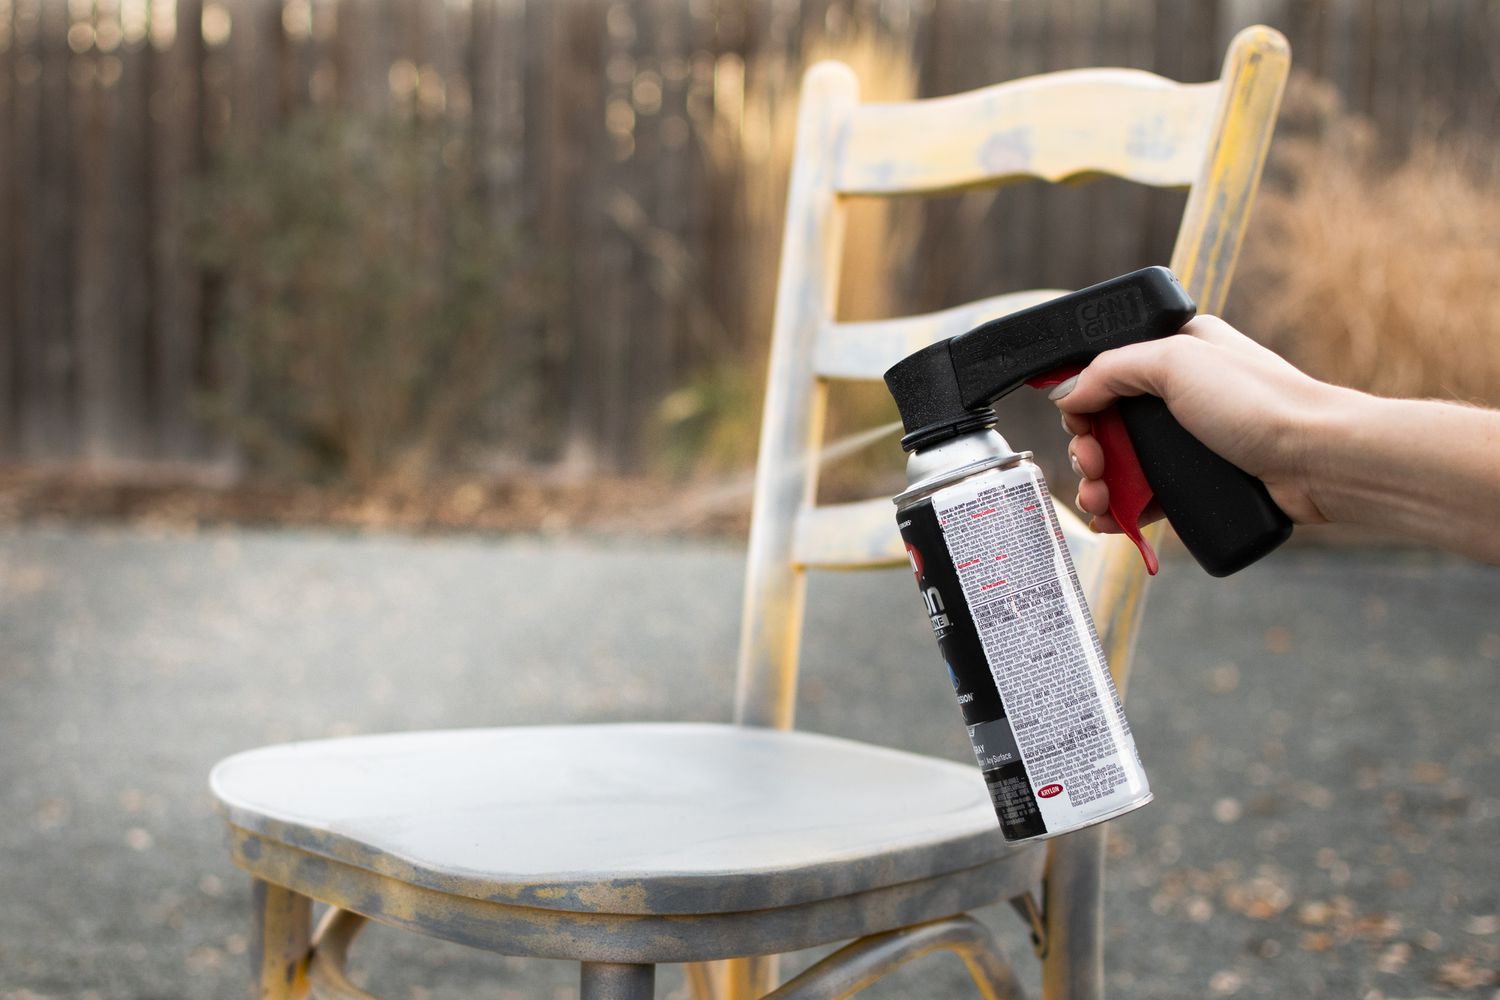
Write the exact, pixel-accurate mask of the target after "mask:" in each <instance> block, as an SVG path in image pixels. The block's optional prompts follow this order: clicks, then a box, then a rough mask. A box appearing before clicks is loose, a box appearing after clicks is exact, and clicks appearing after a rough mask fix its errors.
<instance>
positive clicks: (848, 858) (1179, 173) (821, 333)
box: [213, 28, 1288, 1000]
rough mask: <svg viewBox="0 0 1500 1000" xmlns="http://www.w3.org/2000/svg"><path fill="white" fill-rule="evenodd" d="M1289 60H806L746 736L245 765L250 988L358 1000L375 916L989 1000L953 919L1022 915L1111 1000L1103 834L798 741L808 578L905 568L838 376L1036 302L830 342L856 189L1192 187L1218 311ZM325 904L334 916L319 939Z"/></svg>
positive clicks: (411, 743)
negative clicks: (942, 987) (1006, 816)
mask: <svg viewBox="0 0 1500 1000" xmlns="http://www.w3.org/2000/svg"><path fill="white" fill-rule="evenodd" d="M1287 68H1288V54H1287V51H1286V44H1285V41H1284V40H1283V39H1282V38H1281V37H1280V36H1279V35H1278V34H1276V33H1275V32H1274V31H1271V30H1270V29H1266V28H1251V29H1246V30H1245V31H1243V32H1241V33H1240V35H1239V36H1238V37H1237V38H1236V39H1235V41H1234V43H1233V45H1232V47H1231V49H1230V53H1229V56H1228V58H1227V60H1226V61H1225V65H1224V73H1223V76H1222V77H1221V79H1220V80H1218V81H1215V82H1211V83H1204V84H1186V85H1184V84H1177V83H1173V82H1172V81H1169V80H1164V79H1162V78H1161V77H1157V76H1153V75H1151V74H1149V73H1142V72H1138V71H1134V70H1113V69H1109V70H1076V71H1069V72H1065V73H1053V74H1047V75H1044V76H1039V77H1031V78H1027V79H1023V80H1016V81H1012V82H1010V83H1004V84H999V85H997V86H994V87H988V88H984V89H982V90H978V91H974V92H971V93H969V94H963V95H957V96H954V97H948V98H941V99H937V100H927V101H913V102H905V103H896V104H860V103H859V102H858V85H857V83H856V81H855V80H854V78H853V75H852V74H851V73H850V72H849V70H848V69H847V67H844V66H841V65H838V64H834V63H823V64H820V65H819V66H816V67H814V68H813V69H812V70H811V71H810V72H809V73H808V75H807V77H806V78H805V81H804V85H803V91H802V97H801V101H800V111H799V117H798V133H797V145H796V152H795V155H794V160H793V170H792V177H791V185H790V189H789V192H788V195H787V223H786V227H785V236H784V242H783V247H782V259H781V270H780V277H779V279H778V292H777V300H776V312H775V319H774V330H773V331H772V348H771V364H770V376H769V383H768V388H767V393H766V404H765V413H764V419H763V423H762V430H761V445H760V454H759V459H758V462H757V469H756V486H755V506H754V515H753V518H752V522H751V530H750V544H749V553H748V559H747V569H746V580H745V611H744V619H743V627H742V630H741V637H740V648H739V655H738V662H737V682H736V695H735V716H734V722H735V723H736V726H733V727H731V726H699V725H661V726H622V727H592V726H579V727H559V728H532V729H526V728H521V729H510V730H478V731H470V732H449V733H425V734H404V735H393V736H376V737H364V738H355V739H348V740H335V741H327V742H320V743H308V744H300V745H292V746H287V747H279V748H270V749H266V750H259V751H252V752H250V753H248V754H242V755H240V756H237V757H233V758H230V759H229V760H227V761H225V762H224V763H223V764H222V765H220V767H219V768H218V769H217V770H216V771H215V772H214V776H213V786H214V790H215V793H216V794H217V795H218V796H219V799H220V801H221V804H222V805H223V807H224V810H225V813H226V816H227V818H228V820H229V835H230V845H231V851H232V853H233V857H234V860H235V862H236V863H237V864H239V865H240V866H241V867H242V868H244V869H245V870H246V871H248V872H250V873H251V875H252V876H253V877H254V879H255V883H254V885H255V912H256V919H257V933H256V936H255V947H254V950H253V954H254V962H255V969H254V971H255V976H256V983H257V988H258V990H259V993H258V995H259V996H260V997H261V998H262V1000H294V998H300V997H303V996H305V995H306V994H307V992H308V990H309V987H310V986H311V987H313V988H315V989H316V991H317V992H318V994H319V995H320V996H325V997H343V998H360V997H365V996H368V994H365V993H363V992H361V991H360V990H358V989H356V988H355V987H354V986H353V985H352V984H351V983H350V982H349V980H348V978H347V976H346V975H345V974H344V961H345V958H346V955H347V952H348V949H349V946H350V943H351V941H352V939H353V936H354V934H355V932H357V930H358V928H359V927H360V925H361V924H362V922H363V921H364V920H365V919H366V918H367V917H368V918H370V919H375V920H378V921H380V922H382V923H384V924H388V925H392V926H396V927H401V928H405V929H409V930H413V931H419V932H422V933H426V934H430V935H433V936H437V937H442V938H446V939H450V940H454V941H459V942H462V943H466V944H472V945H477V946H479V947H484V948H489V949H492V950H496V951H500V952H503V953H508V954H520V955H539V956H553V957H565V958H572V959H576V960H579V961H581V962H582V963H584V964H583V971H582V977H581V981H582V994H583V997H584V1000H605V998H611V1000H623V998H632V1000H639V998H644V997H649V996H650V995H651V992H652V982H653V969H654V963H658V962H679V961H681V962H688V963H691V964H690V965H689V981H690V983H691V986H692V990H693V994H694V996H695V998H696V1000H748V998H750V997H758V996H762V995H768V996H769V997H773V998H774V1000H809V998H813V997H819V998H824V997H843V996H848V995H849V994H851V993H854V992H857V991H858V990H859V989H861V988H862V987H863V986H865V985H868V984H869V982H871V981H872V980H873V979H874V978H876V977H878V976H879V975H881V974H883V973H884V972H885V971H887V970H888V969H890V968H891V967H893V966H895V965H897V964H900V963H901V962H904V961H907V960H909V959H911V958H913V957H916V956H918V955H921V954H925V953H927V952H930V951H932V950H934V949H939V948H942V949H947V950H951V951H953V952H955V953H957V954H958V955H959V956H960V957H962V958H963V959H964V962H965V964H966V966H967V967H968V969H969V971H970V973H971V974H972V975H973V977H974V979H975V982H976V985H978V986H979V988H980V991H981V993H982V994H983V995H984V996H985V997H986V998H987V1000H1000V998H1002V997H1008V996H1011V995H1013V994H1014V993H1015V992H1016V987H1015V981H1014V977H1013V976H1012V975H1011V973H1010V971H1009V969H1008V968H1007V967H1006V966H1005V965H1004V963H1003V962H1001V960H1000V958H999V956H998V954H997V952H996V951H995V949H994V948H993V943H992V941H991V940H990V937H989V932H988V930H987V929H986V928H985V927H984V926H983V925H982V924H979V923H978V922H976V921H973V920H972V919H970V918H967V917H963V916H961V915H962V914H963V913H965V912H966V911H968V910H970V909H972V908H975V907H978V906H981V905H984V904H988V903H992V902H997V901H1002V900H1007V899H1009V900H1011V901H1012V903H1014V904H1015V905H1016V907H1017V909H1018V910H1020V911H1021V912H1022V913H1023V914H1025V915H1026V916H1027V917H1028V919H1029V920H1030V922H1031V926H1032V930H1033V935H1034V937H1035V939H1036V940H1037V942H1038V952H1039V954H1040V955H1041V957H1042V959H1043V966H1042V988H1043V993H1044V996H1045V998H1046V1000H1087V998H1090V997H1097V996H1099V995H1100V993H1101V984H1102V935H1101V928H1100V918H1101V913H1100V908H1099V904H1100V892H1101V889H1100V886H1101V872H1102V865H1103V844H1104V837H1103V832H1102V830H1101V829H1100V828H1093V829H1090V830H1085V831H1081V832H1078V833H1074V834H1070V835H1068V836H1066V837H1061V838H1058V839H1056V840H1053V841H1050V842H1049V843H1048V845H1046V847H1045V849H1043V848H1040V847H1035V846H1032V847H1028V848H1025V849H1014V848H1011V847H1008V846H1007V845H1005V844H1004V843H1003V842H1002V841H1001V840H1000V838H999V837H998V835H997V833H996V829H995V820H994V818H993V816H992V814H991V812H990V807H989V805H988V803H987V802H986V800H985V791H984V784H983V781H982V779H981V778H980V777H979V775H978V773H977V771H976V770H974V769H973V768H971V767H966V766H962V765H956V764H951V763H947V762H943V761H936V760H927V759H923V758H920V757H914V756H912V755H909V754H902V753H898V752H895V751H890V750H885V749H880V748H877V747H869V746H862V745H858V744H853V743H848V742H844V741H839V740H833V739H829V738H825V737H818V736H809V735H799V734H794V733H792V732H789V730H790V729H791V728H792V721H793V716H794V714H795V705H796V682H797V660H798V646H799V639H800V630H801V616H802V597H803V589H804V585H805V576H806V570H807V569H809V568H813V567H839V568H856V567H862V566H882V565H896V564H900V563H903V562H904V561H905V552H904V550H903V547H902V545H901V540H900V537H899V535H897V533H896V531H895V526H894V519H893V518H892V508H891V506H890V502H889V500H888V499H887V498H880V499H876V500H873V501H868V502H865V503H853V504H836V505H823V506H820V505H818V504H817V503H816V497H817V469H818V465H817V463H816V462H813V461H808V460H807V459H808V457H809V456H816V454H817V453H818V451H819V449H821V448H822V445H823V442H822V439H821V434H822V428H823V425H824V415H825V411H826V403H827V392H826V391H825V390H826V388H827V385H828V383H830V382H831V381H834V380H843V379H877V378H879V377H880V374H881V372H882V371H884V370H885V368H887V367H888V366H889V365H891V364H892V363H894V362H895V361H897V360H899V359H900V358H901V357H903V356H904V355H905V354H906V353H908V352H910V351H912V350H915V349H917V348H919V347H922V346H924V345H925V344H928V343H931V342H933V341H935V340H938V339H940V338H943V337H947V336H951V335H953V334H955V333H959V332H962V331H963V330H964V329H966V328H967V327H968V326H969V325H971V324H973V323H974V322H977V321H981V320H984V319H988V318H992V317H994V316H997V315H1002V314H1004V313H1006V312H1010V311H1013V310H1015V309H1019V308H1023V307H1024V306H1026V305H1030V304H1033V303H1034V302H1036V301H1038V299H1039V298H1040V297H1044V296H1045V294H1046V293H1042V292H1017V293H1011V294H1008V295H1002V296H997V297H995V298H992V299H987V300H984V301H982V302H978V303H972V304H970V305H968V306H960V307H956V308H954V309H950V310H946V311H944V312H939V313H932V314H928V315H925V316H914V317H905V318H900V319H891V320H880V321H875V322H864V323H841V322H837V321H835V319H834V316H835V312H834V306H835V298H836V291H837V286H838V267H837V264H838V258H839V254H840V252H841V243H842V238H843V232H844V227H843V225H842V220H843V215H844V212H845V208H846V203H847V199H848V198H850V197H854V196H869V197H886V196H893V195H900V194H913V193H930V192H935V191H944V190H953V189H961V188H966V187H974V186H978V185H982V184H998V183H1003V182H1005V181H1007V180H1014V179H1016V178H1018V177H1022V176H1030V177H1040V178H1045V179H1048V180H1054V181H1055V180H1063V179H1070V178H1071V179H1081V178H1087V177H1091V176H1094V175H1096V174H1102V173H1111V174H1116V175H1119V176H1122V177H1126V178H1129V179H1131V180H1135V181H1138V182H1140V183H1145V184H1154V185H1159V186H1175V187H1182V186H1189V187H1190V188H1191V192H1190V194H1189V197H1188V202H1187V206H1186V209H1185V210H1184V214H1183V220H1182V226H1181V230H1180V231H1179V234H1178V239H1177V245H1176V248H1175V250H1174V251H1173V255H1172V260H1171V265H1172V268H1173V270H1174V271H1176V273H1177V275H1178V277H1179V278H1180V279H1181V280H1182V282H1183V284H1184V286H1185V287H1186V288H1187V289H1188V291H1189V292H1190V293H1191V294H1192V296H1193V297H1194V299H1196V301H1197V302H1198V304H1199V307H1200V309H1202V310H1203V311H1205V312H1215V311H1217V310H1218V309H1219V308H1221V306H1222V304H1223V301H1224V296H1225V293H1226V292H1227V289H1228V285H1229V278H1230V274H1231V272H1232V270H1233V266H1234V260H1235V256H1236V254H1237V252H1238V248H1239V243H1240V240H1241V238H1242V236H1243V234H1244V227H1245V222H1246V219H1247V216H1248V211H1249V206H1250V203H1251V201H1252V200H1253V197H1254V193H1255V189H1256V186H1257V183H1258V180H1259V176H1260V170H1261V166H1262V164H1263V163H1264V158H1265V153H1266V148H1267V146H1268V144H1269V141H1270V135H1271V129H1272V125H1273V123H1274V121H1275V117H1276V109H1277V107H1278V105H1279V101H1280V94H1281V88H1282V84H1283V83H1284V81H1285V77H1286V72H1287ZM1059 513H1060V515H1062V518H1061V519H1062V522H1063V528H1064V532H1065V534H1066V535H1067V538H1068V543H1069V545H1070V547H1071V548H1072V550H1073V560H1074V563H1075V565H1076V567H1077V569H1078V575H1079V578H1080V581H1081V582H1082V583H1083V587H1084V592H1085V594H1086V595H1087V597H1088V601H1089V604H1090V606H1091V607H1092V609H1093V612H1094V619H1095V623H1096V626H1097V627H1098V632H1099V637H1100V641H1101V643H1102V645H1103V647H1104V649H1105V651H1106V653H1107V655H1108V657H1109V661H1110V666H1111V669H1112V671H1113V672H1114V674H1115V683H1116V685H1117V687H1118V688H1119V689H1120V691H1121V692H1122V693H1123V692H1124V691H1125V687H1126V679H1127V674H1128V670H1129V664H1130V658H1131V652H1132V648H1133V645H1134V639H1135V635H1136V631H1137V626H1138V624H1139V622H1140V614H1141V609H1142V606H1143V599H1144V593H1145V574H1144V571H1143V569H1142V568H1141V565H1140V560H1139V559H1138V558H1137V556H1136V553H1135V550H1134V548H1133V546H1131V545H1130V543H1129V542H1127V541H1125V540H1124V539H1122V538H1119V537H1112V538H1111V537H1104V536H1099V535H1091V534H1090V533H1089V532H1088V531H1086V530H1084V528H1083V526H1082V525H1081V524H1080V523H1079V522H1078V520H1077V519H1076V518H1072V517H1069V516H1067V514H1066V512H1065V511H1060V512H1059ZM1148 530H1150V529H1148ZM1153 534H1155V532H1153ZM913 613H914V614H915V613H917V612H916V611H915V610H914V612H913ZM851 627H857V623H851ZM741 727H743V728H741ZM1039 882H1040V883H1041V884H1040V886H1039ZM315 899H316V900H321V901H323V902H326V903H329V904H331V905H332V906H333V907H334V909H333V910H332V911H331V912H330V915H329V917H328V918H327V920H326V922H325V924H324V926H323V928H322V929H321V930H320V931H319V934H318V937H317V939H316V942H315V943H314V942H313V937H312V932H311V927H310V921H311V912H312V909H311V904H312V901H313V900H315ZM843 939H854V941H853V943H852V944H850V945H848V946H847V947H845V948H844V949H842V950H841V951H839V952H836V953H834V954H833V955H832V956H830V957H829V958H827V959H825V960H824V961H823V962H820V963H818V964H817V965H815V966H813V968H811V969H809V970H807V971H806V972H804V973H803V974H801V975H799V976H798V977H797V978H796V979H794V980H792V981H791V982H789V983H787V984H785V985H783V986H782V987H780V988H779V989H776V990H775V991H774V992H773V993H770V994H766V991H767V990H768V989H769V988H770V987H771V986H772V985H774V980H775V977H776V959H775V956H776V955H778V954H779V953H781V952H785V951H790V950H794V949H801V948H805V947H810V946H813V945H817V944H821V943H825V942H830V941H837V940H843ZM729 956H735V957H733V958H730V957H729ZM718 959H727V960H726V961H723V962H715V960H718ZM708 962H715V967H714V969H713V970H712V974H710V970H709V968H708V966H707V965H705V964H704V963H708Z"/></svg>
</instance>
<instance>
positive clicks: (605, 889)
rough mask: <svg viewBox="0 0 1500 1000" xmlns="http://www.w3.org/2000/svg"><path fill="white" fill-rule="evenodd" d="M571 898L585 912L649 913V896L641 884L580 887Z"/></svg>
mask: <svg viewBox="0 0 1500 1000" xmlns="http://www.w3.org/2000/svg"><path fill="white" fill-rule="evenodd" d="M573 898H574V899H576V900H578V902H579V904H580V905H581V906H582V908H583V909H585V910H593V911H597V912H601V913H619V912H623V913H650V912H651V902H650V894H649V893H648V892H647V891H646V886H645V885H644V884H643V883H641V882H611V883H609V884H608V885H597V886H580V887H579V888H577V889H574V890H573Z"/></svg>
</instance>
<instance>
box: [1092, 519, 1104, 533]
mask: <svg viewBox="0 0 1500 1000" xmlns="http://www.w3.org/2000/svg"><path fill="white" fill-rule="evenodd" d="M1089 530H1090V531H1092V532H1093V533H1094V534H1096V535H1100V534H1103V532H1101V531H1100V530H1099V525H1098V523H1097V522H1096V521H1095V520H1094V519H1093V518H1092V517H1091V518H1089Z"/></svg>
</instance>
